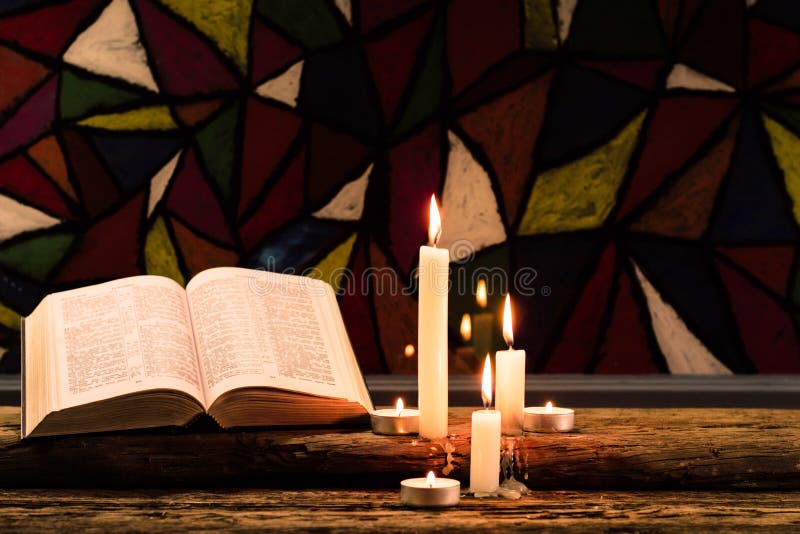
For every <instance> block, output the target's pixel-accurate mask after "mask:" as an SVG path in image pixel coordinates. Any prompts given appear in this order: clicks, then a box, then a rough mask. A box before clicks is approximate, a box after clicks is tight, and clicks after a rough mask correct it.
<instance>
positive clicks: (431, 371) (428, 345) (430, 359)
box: [417, 195, 450, 439]
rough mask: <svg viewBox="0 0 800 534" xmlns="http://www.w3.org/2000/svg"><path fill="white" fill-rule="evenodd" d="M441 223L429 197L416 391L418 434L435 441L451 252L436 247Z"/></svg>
mask: <svg viewBox="0 0 800 534" xmlns="http://www.w3.org/2000/svg"><path fill="white" fill-rule="evenodd" d="M441 233H442V221H441V218H440V217H439V208H438V207H437V206H436V197H435V196H433V195H431V207H430V225H429V227H428V242H429V244H430V246H427V247H420V249H419V318H418V326H417V328H418V336H419V342H418V343H417V350H418V355H419V356H418V360H417V385H418V388H417V391H418V393H419V401H418V405H419V434H420V436H421V437H423V438H427V439H435V438H443V437H446V436H447V356H448V354H447V292H448V289H449V287H448V285H449V274H450V252H449V251H448V250H447V249H446V248H444V249H440V248H436V243H437V242H438V241H439V236H440V235H441Z"/></svg>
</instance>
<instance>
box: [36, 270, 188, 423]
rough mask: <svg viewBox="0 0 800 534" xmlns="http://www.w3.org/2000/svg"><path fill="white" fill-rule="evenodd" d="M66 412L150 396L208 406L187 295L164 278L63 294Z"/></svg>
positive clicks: (59, 342)
mask: <svg viewBox="0 0 800 534" xmlns="http://www.w3.org/2000/svg"><path fill="white" fill-rule="evenodd" d="M53 299H54V300H53V302H52V303H51V306H52V310H53V314H52V317H53V321H54V323H55V324H54V329H53V330H54V331H55V332H56V338H55V340H54V341H55V347H57V350H58V351H59V353H60V354H59V356H58V358H57V359H56V360H57V362H58V374H59V385H60V389H59V394H60V398H59V403H58V404H59V407H60V408H61V409H63V408H68V407H72V406H77V405H80V404H85V403H88V402H94V401H97V400H103V399H107V398H110V397H115V396H118V395H125V394H129V393H135V392H139V391H143V390H147V389H162V388H163V389H176V390H179V391H184V392H186V393H188V394H190V395H192V396H193V397H195V398H196V399H197V400H198V401H200V402H201V403H202V402H203V401H204V398H203V388H202V387H201V385H200V376H199V372H198V369H197V355H196V352H195V348H194V338H193V335H192V329H191V323H190V319H189V308H188V305H187V303H186V294H185V292H184V290H183V288H181V286H180V285H178V284H177V283H176V282H174V281H172V280H170V279H168V278H164V277H160V276H137V277H132V278H125V279H122V280H116V281H113V282H107V283H105V284H100V285H97V286H92V287H87V288H82V289H76V290H72V291H66V292H63V293H56V294H54V295H53Z"/></svg>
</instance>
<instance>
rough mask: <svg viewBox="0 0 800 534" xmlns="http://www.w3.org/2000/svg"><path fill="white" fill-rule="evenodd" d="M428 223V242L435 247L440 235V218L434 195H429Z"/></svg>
mask: <svg viewBox="0 0 800 534" xmlns="http://www.w3.org/2000/svg"><path fill="white" fill-rule="evenodd" d="M429 221H430V222H429V223H428V244H429V245H430V246H432V247H435V246H436V244H437V243H438V242H439V238H440V237H441V236H442V218H441V217H440V216H439V206H437V205H436V195H431V215H430V219H429Z"/></svg>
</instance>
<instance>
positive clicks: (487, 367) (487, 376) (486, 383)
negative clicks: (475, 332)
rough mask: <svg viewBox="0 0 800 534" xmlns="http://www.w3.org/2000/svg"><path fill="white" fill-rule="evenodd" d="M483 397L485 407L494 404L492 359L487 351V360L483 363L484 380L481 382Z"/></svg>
mask: <svg viewBox="0 0 800 534" xmlns="http://www.w3.org/2000/svg"><path fill="white" fill-rule="evenodd" d="M481 386H482V387H481V398H482V399H483V406H484V408H487V409H488V408H489V406H491V405H492V360H491V358H490V357H489V353H488V352H487V353H486V362H485V363H484V364H483V382H482V384H481Z"/></svg>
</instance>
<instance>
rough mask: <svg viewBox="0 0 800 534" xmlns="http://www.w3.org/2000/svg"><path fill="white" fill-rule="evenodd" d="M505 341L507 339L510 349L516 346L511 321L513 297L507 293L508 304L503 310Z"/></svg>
mask: <svg viewBox="0 0 800 534" xmlns="http://www.w3.org/2000/svg"><path fill="white" fill-rule="evenodd" d="M503 339H505V341H506V344H507V345H508V348H509V349H510V348H513V346H514V326H513V324H512V320H511V296H510V295H509V294H508V293H506V303H505V306H504V308H503Z"/></svg>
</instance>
